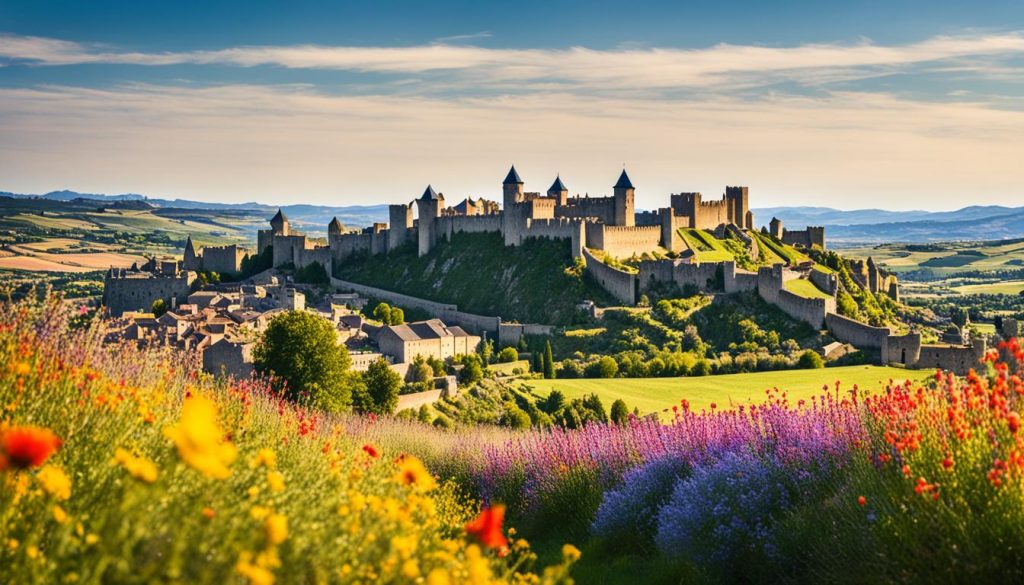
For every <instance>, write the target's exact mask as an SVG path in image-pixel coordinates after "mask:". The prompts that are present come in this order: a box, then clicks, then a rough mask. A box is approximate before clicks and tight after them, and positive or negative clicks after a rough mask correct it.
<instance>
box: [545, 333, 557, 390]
mask: <svg viewBox="0 0 1024 585" xmlns="http://www.w3.org/2000/svg"><path fill="white" fill-rule="evenodd" d="M544 377H545V378H546V379H548V380H554V379H555V360H554V359H553V358H552V356H551V341H550V340H548V341H547V343H545V345H544Z"/></svg>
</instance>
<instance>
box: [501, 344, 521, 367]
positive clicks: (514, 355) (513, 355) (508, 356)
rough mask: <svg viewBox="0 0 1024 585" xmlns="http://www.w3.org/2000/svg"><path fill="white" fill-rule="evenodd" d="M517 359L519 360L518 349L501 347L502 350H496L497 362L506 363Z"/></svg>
mask: <svg viewBox="0 0 1024 585" xmlns="http://www.w3.org/2000/svg"><path fill="white" fill-rule="evenodd" d="M517 361H519V350H517V349H516V348H514V347H506V348H502V350H501V351H499V352H498V363H501V364H508V363H511V362H517Z"/></svg>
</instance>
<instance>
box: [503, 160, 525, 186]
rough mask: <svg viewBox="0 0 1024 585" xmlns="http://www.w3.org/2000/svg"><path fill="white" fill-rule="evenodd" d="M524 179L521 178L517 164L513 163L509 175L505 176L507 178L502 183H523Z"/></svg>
mask: <svg viewBox="0 0 1024 585" xmlns="http://www.w3.org/2000/svg"><path fill="white" fill-rule="evenodd" d="M522 182H523V180H522V179H520V178H519V173H517V172H516V165H512V168H511V169H509V170H508V175H506V176H505V180H504V181H502V183H501V184H502V185H511V184H515V183H522Z"/></svg>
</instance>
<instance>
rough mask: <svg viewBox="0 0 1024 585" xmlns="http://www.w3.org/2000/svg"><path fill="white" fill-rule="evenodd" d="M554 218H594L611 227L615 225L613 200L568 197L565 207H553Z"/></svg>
mask: <svg viewBox="0 0 1024 585" xmlns="http://www.w3.org/2000/svg"><path fill="white" fill-rule="evenodd" d="M555 217H576V218H586V217H596V218H598V219H600V220H601V221H602V222H604V223H606V224H608V225H611V224H614V223H615V198H614V197H579V196H577V197H570V198H569V200H568V204H567V205H559V206H557V207H555Z"/></svg>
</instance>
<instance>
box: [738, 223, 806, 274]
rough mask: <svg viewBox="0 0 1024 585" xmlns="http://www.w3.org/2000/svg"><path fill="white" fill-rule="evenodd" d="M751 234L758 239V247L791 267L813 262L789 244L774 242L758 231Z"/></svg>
mask: <svg viewBox="0 0 1024 585" xmlns="http://www.w3.org/2000/svg"><path fill="white" fill-rule="evenodd" d="M750 233H751V235H753V236H754V237H755V238H756V239H757V242H758V247H759V248H760V249H761V250H765V251H769V252H771V253H772V255H774V256H776V257H778V258H781V259H782V260H783V261H785V262H786V263H787V264H789V265H790V266H797V265H799V264H803V263H805V262H811V259H810V257H808V256H807V255H806V254H804V253H803V252H800V251H799V250H797V249H796V248H794V247H793V246H790V245H788V244H780V243H779V242H777V241H775V240H773V239H772V238H771V237H769V236H766V235H764V234H762V233H761V232H758V231H757V230H753V231H751V232H750Z"/></svg>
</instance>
